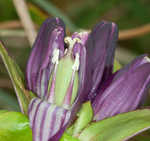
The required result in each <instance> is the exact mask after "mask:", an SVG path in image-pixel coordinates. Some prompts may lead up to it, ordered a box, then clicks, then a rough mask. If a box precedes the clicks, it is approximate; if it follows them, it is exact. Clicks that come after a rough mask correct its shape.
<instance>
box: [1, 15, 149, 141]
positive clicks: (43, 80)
mask: <svg viewBox="0 0 150 141" xmlns="http://www.w3.org/2000/svg"><path fill="white" fill-rule="evenodd" d="M117 39H118V28H117V26H116V25H115V24H114V23H111V22H106V21H103V22H100V23H99V24H97V25H96V26H95V27H94V28H93V29H92V31H91V32H87V31H83V32H75V33H73V34H72V36H70V37H68V36H66V33H65V25H64V23H63V21H62V20H61V19H59V18H52V19H47V20H46V21H45V22H44V23H43V25H42V26H41V28H40V31H39V34H38V36H37V38H36V41H35V43H34V45H33V49H32V51H31V54H30V57H29V60H28V63H27V69H26V86H27V89H28V90H26V89H25V87H24V81H23V77H20V70H18V66H17V65H16V64H15V63H14V62H13V61H12V60H11V58H10V57H9V56H8V54H7V52H6V50H5V49H4V48H3V46H2V44H1V43H0V54H1V56H2V59H3V61H4V63H5V65H6V67H7V69H8V71H9V74H10V76H11V79H12V81H13V85H14V87H15V90H16V93H17V97H18V100H19V103H20V106H21V109H22V112H23V113H27V111H28V116H29V120H30V125H31V128H32V132H33V141H58V140H59V139H60V138H61V136H62V134H63V133H64V132H65V130H66V129H67V131H68V130H70V129H72V128H71V127H74V131H72V135H78V134H79V133H81V132H82V130H83V128H85V127H86V126H87V124H89V123H90V122H92V121H94V122H97V121H99V120H103V119H105V118H108V117H111V116H114V115H116V114H120V113H123V112H129V111H132V110H135V109H137V108H138V106H139V105H140V104H141V103H143V101H144V99H145V97H146V91H147V89H148V87H149V83H150V60H149V59H148V57H147V55H142V56H140V57H137V58H136V59H135V60H133V61H132V62H131V63H130V64H128V65H126V66H125V67H123V68H121V69H120V70H118V71H117V72H115V73H112V72H113V64H114V53H115V48H116V42H117ZM30 91H31V92H32V94H31V92H30ZM33 93H34V94H35V95H36V96H35V95H34V94H33ZM80 109H81V110H80ZM79 110H80V112H79V113H78V111H79ZM88 110H89V111H88ZM92 110H93V111H92ZM84 111H86V112H85V113H84ZM87 111H88V112H90V113H89V115H87ZM77 113H78V114H77ZM85 117H87V119H86V120H84V118H85ZM82 122H83V123H82ZM79 126H80V127H79Z"/></svg>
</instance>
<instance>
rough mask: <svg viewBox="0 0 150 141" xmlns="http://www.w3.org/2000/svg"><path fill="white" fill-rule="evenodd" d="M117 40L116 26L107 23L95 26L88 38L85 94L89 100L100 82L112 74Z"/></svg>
mask: <svg viewBox="0 0 150 141" xmlns="http://www.w3.org/2000/svg"><path fill="white" fill-rule="evenodd" d="M117 39H118V29H117V26H116V25H115V24H114V23H109V22H101V23H100V24H98V25H96V26H95V27H94V29H93V30H92V32H91V33H90V35H89V36H88V40H87V42H86V50H87V59H86V83H85V94H88V99H89V100H92V99H93V98H94V97H95V95H94V94H95V92H96V90H97V89H98V87H99V86H100V83H101V82H102V80H103V81H104V80H106V79H107V78H108V77H109V76H110V75H111V74H112V69H113V62H114V51H115V48H116V42H117ZM89 80H90V81H89Z"/></svg>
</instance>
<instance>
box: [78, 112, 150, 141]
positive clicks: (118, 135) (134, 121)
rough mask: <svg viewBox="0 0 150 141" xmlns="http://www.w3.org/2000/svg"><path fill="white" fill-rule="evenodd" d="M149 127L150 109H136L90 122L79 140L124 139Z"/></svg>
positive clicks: (122, 140)
mask: <svg viewBox="0 0 150 141" xmlns="http://www.w3.org/2000/svg"><path fill="white" fill-rule="evenodd" d="M149 128H150V109H144V110H137V111H132V112H128V113H123V114H118V115H117V116H114V117H111V118H107V119H105V120H101V121H99V122H93V123H91V124H90V125H89V126H88V127H87V128H85V129H84V130H83V131H82V132H81V134H80V135H79V139H80V140H81V141H125V140H127V139H129V138H131V137H133V136H134V135H136V134H138V133H140V132H142V131H145V130H147V129H149Z"/></svg>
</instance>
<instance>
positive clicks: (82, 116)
mask: <svg viewBox="0 0 150 141" xmlns="http://www.w3.org/2000/svg"><path fill="white" fill-rule="evenodd" d="M92 118H93V109H92V106H91V103H90V101H88V102H86V103H84V104H82V107H81V109H80V111H79V113H78V118H77V120H76V122H75V124H74V125H73V126H74V130H73V135H74V136H76V135H78V134H79V133H80V132H81V131H82V129H84V128H85V127H86V126H87V125H88V124H89V123H90V122H91V121H92Z"/></svg>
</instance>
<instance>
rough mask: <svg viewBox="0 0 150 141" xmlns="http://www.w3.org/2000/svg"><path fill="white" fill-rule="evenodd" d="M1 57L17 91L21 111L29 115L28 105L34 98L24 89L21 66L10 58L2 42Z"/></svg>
mask: <svg viewBox="0 0 150 141" xmlns="http://www.w3.org/2000/svg"><path fill="white" fill-rule="evenodd" d="M0 55H1V57H2V60H3V62H4V64H5V66H6V68H7V71H8V73H9V76H10V78H11V81H12V83H13V86H14V89H15V91H16V94H17V98H18V101H19V105H20V107H21V111H22V112H23V113H25V114H27V110H28V104H29V101H30V100H31V98H32V97H31V95H30V94H29V92H28V91H27V90H26V89H25V87H24V77H23V73H22V72H21V70H20V68H19V66H18V65H17V64H16V63H15V62H14V61H13V60H12V59H11V58H10V56H9V55H8V53H7V51H6V49H5V48H4V46H3V44H2V43H1V42H0Z"/></svg>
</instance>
